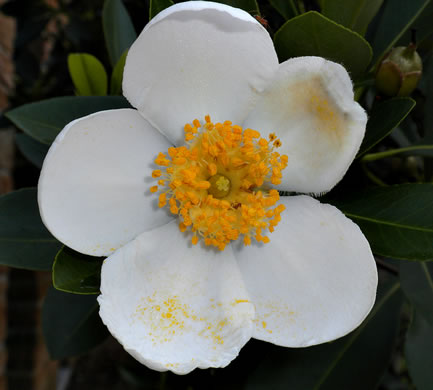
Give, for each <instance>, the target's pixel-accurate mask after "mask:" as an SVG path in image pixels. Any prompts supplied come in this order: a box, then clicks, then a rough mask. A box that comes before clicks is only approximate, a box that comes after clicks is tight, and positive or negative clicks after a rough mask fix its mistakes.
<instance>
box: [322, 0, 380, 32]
mask: <svg viewBox="0 0 433 390" xmlns="http://www.w3.org/2000/svg"><path fill="white" fill-rule="evenodd" d="M382 3H383V0H324V2H323V8H322V13H323V15H325V16H326V17H328V18H329V19H332V20H334V21H335V22H337V23H340V24H342V25H343V26H345V27H347V28H350V29H351V30H353V31H356V32H357V33H359V34H361V35H364V34H365V32H366V30H367V27H368V25H369V23H370V22H371V20H372V19H373V18H374V16H375V15H376V13H377V11H379V8H380V7H381V5H382Z"/></svg>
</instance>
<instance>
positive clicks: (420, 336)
mask: <svg viewBox="0 0 433 390" xmlns="http://www.w3.org/2000/svg"><path fill="white" fill-rule="evenodd" d="M432 352H433V327H432V326H431V325H430V324H429V323H428V322H427V321H426V320H425V318H424V317H423V316H422V315H421V314H420V313H418V312H415V314H414V316H413V319H412V323H411V324H410V327H409V331H408V332H407V336H406V345H405V355H406V361H407V367H408V369H409V374H410V377H411V379H412V381H413V383H414V384H415V386H416V389H417V390H431V389H433V375H432V369H433V353H432Z"/></svg>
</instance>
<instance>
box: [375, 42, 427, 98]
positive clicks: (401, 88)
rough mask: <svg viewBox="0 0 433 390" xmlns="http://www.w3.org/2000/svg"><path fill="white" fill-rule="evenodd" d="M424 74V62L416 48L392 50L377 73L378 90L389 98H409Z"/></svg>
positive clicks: (411, 45) (400, 47)
mask: <svg viewBox="0 0 433 390" xmlns="http://www.w3.org/2000/svg"><path fill="white" fill-rule="evenodd" d="M421 74H422V61H421V57H420V56H419V54H418V53H417V52H416V46H415V45H414V44H413V43H411V44H410V45H409V46H408V47H404V46H399V47H395V48H394V49H392V50H391V51H390V52H389V53H388V54H387V55H386V56H385V57H384V59H383V60H382V62H381V63H380V65H379V67H378V69H377V72H376V88H377V89H378V90H379V92H381V93H382V94H384V95H387V96H409V95H410V94H411V93H412V92H413V90H414V89H415V88H416V86H417V84H418V81H419V80H420V78H421Z"/></svg>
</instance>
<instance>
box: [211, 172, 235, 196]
mask: <svg viewBox="0 0 433 390" xmlns="http://www.w3.org/2000/svg"><path fill="white" fill-rule="evenodd" d="M208 181H209V183H210V187H209V188H208V190H207V193H208V194H210V195H212V196H213V197H214V198H217V199H221V198H224V197H226V196H227V195H228V194H229V193H230V188H231V183H230V179H229V178H228V177H226V176H224V175H221V174H220V173H217V174H216V175H213V176H211V177H210V178H209V179H208Z"/></svg>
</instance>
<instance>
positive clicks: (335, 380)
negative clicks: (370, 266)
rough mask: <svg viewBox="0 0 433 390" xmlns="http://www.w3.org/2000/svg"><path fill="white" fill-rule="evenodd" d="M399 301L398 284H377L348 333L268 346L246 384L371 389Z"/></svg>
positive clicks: (253, 388) (385, 356)
mask: <svg viewBox="0 0 433 390" xmlns="http://www.w3.org/2000/svg"><path fill="white" fill-rule="evenodd" d="M401 304H402V299H401V294H400V293H399V285H398V284H396V283H392V284H390V285H388V284H386V285H385V286H383V289H382V288H381V290H380V292H379V296H378V298H377V301H376V304H375V306H374V308H373V310H372V311H371V313H370V315H369V316H368V317H367V319H366V320H365V321H364V322H363V323H362V324H361V325H360V326H359V327H358V328H357V329H356V330H355V331H353V332H352V333H350V334H349V335H347V336H345V337H343V338H341V339H338V340H336V341H333V342H332V343H327V344H322V345H317V346H313V347H309V348H300V349H288V348H278V349H277V347H274V348H272V349H271V348H269V349H271V352H272V353H271V354H270V356H265V357H264V359H263V360H262V362H261V363H260V364H259V366H258V367H257V368H256V369H255V370H254V371H253V372H252V373H251V375H249V376H248V383H247V386H246V389H247V390H262V389H269V390H280V389H281V390H286V389H296V390H328V389H329V390H336V389H350V390H366V389H374V388H376V385H377V384H378V382H379V380H380V379H381V377H382V375H383V372H384V371H385V370H386V369H387V367H388V362H389V359H390V357H391V354H392V351H393V346H394V341H395V338H396V335H397V330H398V324H399V315H400V308H401Z"/></svg>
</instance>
